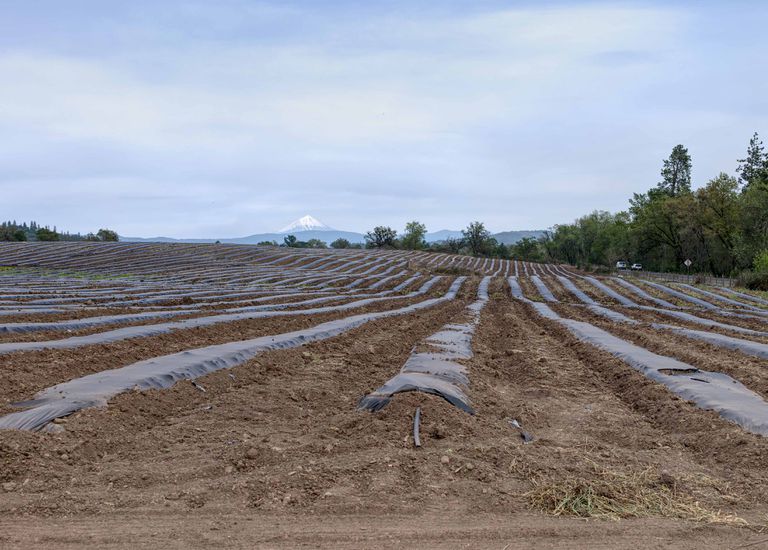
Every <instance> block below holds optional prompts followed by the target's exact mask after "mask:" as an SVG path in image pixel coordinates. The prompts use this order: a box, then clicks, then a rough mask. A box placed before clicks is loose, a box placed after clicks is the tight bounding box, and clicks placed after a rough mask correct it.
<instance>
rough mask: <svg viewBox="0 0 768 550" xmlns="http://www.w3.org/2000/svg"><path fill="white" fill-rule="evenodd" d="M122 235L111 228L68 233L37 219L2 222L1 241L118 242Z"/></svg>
mask: <svg viewBox="0 0 768 550" xmlns="http://www.w3.org/2000/svg"><path fill="white" fill-rule="evenodd" d="M119 240H120V237H119V236H118V234H117V232H115V231H112V230H111V229H99V230H98V231H97V232H96V233H87V234H86V235H82V234H80V233H68V232H66V231H58V230H57V229H56V226H53V228H51V227H50V226H48V225H40V224H38V223H37V222H35V221H32V222H29V223H27V222H22V223H17V222H16V221H15V220H14V221H7V222H2V223H0V241H99V242H107V241H111V242H116V241H119Z"/></svg>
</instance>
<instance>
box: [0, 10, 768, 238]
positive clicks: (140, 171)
mask: <svg viewBox="0 0 768 550" xmlns="http://www.w3.org/2000/svg"><path fill="white" fill-rule="evenodd" d="M367 4H375V6H367ZM414 4H417V6H415V5H414ZM361 5H363V6H361ZM766 28H768V3H767V2H762V1H754V2H514V1H507V2H501V1H490V0H488V1H482V0H480V1H477V0H475V1H464V2H459V1H455V0H454V1H446V0H441V1H438V0H434V1H423V2H399V1H389V2H387V1H383V2H382V1H380V2H375V3H373V2H371V3H363V2H353V1H351V0H341V1H312V2H310V1H307V0H305V1H294V2H291V1H287V2H245V1H236V0H228V1H217V2H177V1H164V2H148V1H143V0H138V1H133V2H121V3H118V2H104V1H90V2H85V1H81V2H78V1H74V0H70V1H67V2H61V1H56V0H52V1H34V0H27V1H20V2H3V1H0V82H2V85H0V140H1V141H0V142H1V143H2V147H0V197H2V198H0V218H17V219H30V218H34V219H37V220H39V221H41V222H47V223H51V224H56V225H57V226H58V227H60V228H66V229H70V230H74V231H90V230H94V229H98V228H99V227H102V226H109V227H113V228H115V229H117V230H118V231H119V232H120V233H121V234H123V235H132V236H155V235H161V234H162V235H167V236H176V237H233V236H242V235H246V234H250V233H259V232H265V231H270V230H275V229H277V228H279V227H281V226H283V225H286V224H287V223H288V222H290V221H291V220H293V219H295V218H298V217H299V216H302V215H304V214H306V213H310V214H312V215H314V216H316V217H318V218H320V219H321V220H323V221H324V222H326V223H327V224H329V225H332V226H334V227H337V228H339V229H348V230H357V231H363V230H366V229H369V228H370V227H372V226H373V225H374V224H387V225H392V226H394V227H396V228H398V229H402V226H403V225H404V224H405V222H406V221H408V220H410V219H419V220H422V221H424V222H425V223H426V224H427V226H428V227H429V229H430V230H438V229H443V228H454V229H457V228H461V227H463V226H465V225H466V224H467V223H468V222H469V221H472V220H475V219H479V220H483V221H485V222H486V224H487V225H488V226H489V227H490V228H491V229H492V230H494V231H500V230H507V229H529V228H545V227H549V226H551V225H553V224H555V223H559V222H568V221H572V220H573V219H574V218H575V217H577V216H579V215H581V214H584V213H587V212H589V211H590V210H593V209H605V210H618V209H623V208H626V204H627V199H628V197H629V196H630V195H631V193H632V192H635V191H644V190H646V189H648V188H649V187H651V186H652V185H654V184H655V183H656V182H657V181H658V173H659V169H660V165H661V160H662V159H663V158H664V157H665V156H666V155H668V154H669V151H670V150H671V149H672V147H673V146H674V145H675V144H677V143H683V144H685V145H686V146H687V147H688V148H689V150H690V152H691V154H692V156H693V162H694V181H695V185H701V184H703V183H704V182H706V180H707V179H709V178H712V177H714V176H715V175H717V173H718V172H720V171H728V172H733V171H734V169H735V167H736V159H737V158H740V157H741V156H743V153H744V150H745V149H746V146H747V143H748V140H749V138H750V136H751V135H752V133H753V132H754V131H759V132H761V133H763V134H765V135H766V137H768V77H766V74H768V71H767V70H766V51H765V46H764V44H763V40H762V37H763V35H764V33H765V29H766Z"/></svg>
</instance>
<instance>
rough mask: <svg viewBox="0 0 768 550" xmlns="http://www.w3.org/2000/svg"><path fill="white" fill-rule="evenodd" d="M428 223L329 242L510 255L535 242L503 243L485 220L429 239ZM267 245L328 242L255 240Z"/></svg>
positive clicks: (305, 245) (334, 245)
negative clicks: (355, 240) (354, 240)
mask: <svg viewBox="0 0 768 550" xmlns="http://www.w3.org/2000/svg"><path fill="white" fill-rule="evenodd" d="M426 234H427V226H426V225H424V224H423V223H421V222H419V221H411V222H408V223H407V224H405V230H404V231H403V232H402V233H398V232H397V230H395V229H393V228H392V227H389V226H385V225H379V226H376V227H374V228H373V229H372V230H371V231H368V232H367V233H366V234H365V243H352V242H350V241H349V240H347V239H344V238H339V239H336V240H335V241H333V242H332V243H331V244H330V247H331V248H337V249H338V248H358V249H359V248H369V249H370V248H381V249H400V250H424V251H433V252H449V253H453V254H467V255H471V256H482V257H494V258H511V257H515V256H516V255H517V256H519V255H520V254H521V250H520V249H519V247H520V246H523V247H526V246H531V244H530V243H531V242H533V243H534V244H533V246H535V240H534V239H523V241H525V242H523V241H521V243H522V244H521V243H518V244H515V245H510V246H506V245H505V244H504V243H501V242H499V241H498V240H496V239H495V238H494V237H493V236H491V232H490V231H488V230H487V229H486V228H485V224H483V223H482V222H479V221H474V222H472V223H470V224H469V225H468V226H467V227H466V228H465V229H463V230H462V232H461V234H462V236H461V237H459V238H448V239H445V240H443V241H438V242H433V243H428V242H427V241H426V239H425V237H426ZM258 244H260V245H267V246H285V247H289V248H327V247H328V245H327V244H326V243H325V242H323V241H321V240H319V239H309V240H307V241H300V240H298V239H297V238H296V236H295V235H286V236H285V237H284V238H283V243H281V244H279V245H278V243H277V242H276V241H264V242H260V243H258Z"/></svg>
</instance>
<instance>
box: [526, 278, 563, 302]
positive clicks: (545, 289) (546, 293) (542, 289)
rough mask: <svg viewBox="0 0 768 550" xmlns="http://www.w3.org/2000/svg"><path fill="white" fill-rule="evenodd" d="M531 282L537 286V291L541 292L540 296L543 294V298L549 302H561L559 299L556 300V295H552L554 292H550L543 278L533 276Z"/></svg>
mask: <svg viewBox="0 0 768 550" xmlns="http://www.w3.org/2000/svg"><path fill="white" fill-rule="evenodd" d="M531 281H533V284H534V285H536V289H537V290H538V291H539V294H541V297H542V298H544V300H546V301H547V302H559V301H560V300H558V299H557V298H555V296H554V294H552V291H551V290H549V288H548V287H547V285H545V284H544V281H542V280H541V277H539V276H538V275H531Z"/></svg>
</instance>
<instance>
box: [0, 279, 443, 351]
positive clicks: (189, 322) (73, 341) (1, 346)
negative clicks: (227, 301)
mask: <svg viewBox="0 0 768 550" xmlns="http://www.w3.org/2000/svg"><path fill="white" fill-rule="evenodd" d="M440 279H441V277H440V276H437V277H433V278H431V279H429V280H428V281H427V282H425V283H424V284H423V285H422V286H421V288H419V290H417V291H415V292H411V293H408V294H403V295H399V296H383V297H378V298H366V299H363V300H355V301H353V302H347V303H345V304H341V305H335V306H325V307H316V308H311V309H298V310H292V311H255V312H243V313H228V314H220V315H209V316H205V317H195V318H193V319H185V320H182V321H170V322H166V323H157V324H153V325H140V326H131V327H123V328H118V329H114V330H109V331H105V332H97V333H95V334H89V335H86V336H72V337H70V338H62V339H59V340H46V341H41V342H5V343H0V354H4V353H12V352H16V351H30V350H41V349H71V348H78V347H82V346H88V345H94V344H106V343H109V342H117V341H120V340H127V339H130V338H145V337H149V336H156V335H158V334H167V333H169V332H173V331H175V330H181V329H189V328H198V327H206V326H212V325H216V324H220V323H229V322H232V321H242V320H246V319H266V318H270V317H287V316H294V315H312V314H319V313H334V312H341V311H346V310H349V309H353V308H358V307H363V306H366V305H369V304H373V303H377V302H381V301H385V300H402V299H407V298H414V297H416V296H421V295H423V294H425V293H427V292H428V291H429V290H430V289H431V288H432V286H434V284H435V283H437V281H438V280H440Z"/></svg>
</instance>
